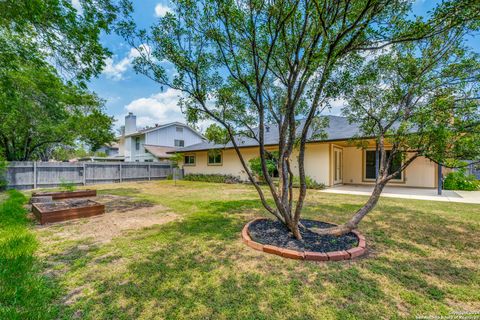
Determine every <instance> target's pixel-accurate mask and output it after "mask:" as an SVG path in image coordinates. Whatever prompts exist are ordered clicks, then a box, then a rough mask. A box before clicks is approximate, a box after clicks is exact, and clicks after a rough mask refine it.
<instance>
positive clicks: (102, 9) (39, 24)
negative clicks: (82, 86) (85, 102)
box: [0, 0, 130, 80]
mask: <svg viewBox="0 0 480 320" xmlns="http://www.w3.org/2000/svg"><path fill="white" fill-rule="evenodd" d="M78 4H79V6H78V7H74V6H73V5H72V1H70V0H3V1H0V38H1V39H3V40H5V39H7V38H10V39H15V42H16V44H15V49H16V54H17V55H23V56H25V57H28V56H29V55H30V51H31V50H32V49H33V50H36V51H41V52H42V53H43V54H44V55H45V56H47V57H48V60H49V62H51V63H52V64H53V65H54V66H55V67H56V69H57V71H59V73H60V74H61V75H62V76H64V77H67V78H70V79H75V80H88V79H89V78H91V77H92V76H95V75H98V74H99V73H100V72H101V71H102V68H103V66H104V65H105V58H106V57H107V56H109V55H110V52H109V51H108V50H107V49H106V48H105V47H104V46H103V45H102V44H101V42H100V35H101V33H102V32H107V33H108V32H110V27H111V25H112V24H113V23H114V21H115V19H116V18H117V17H118V16H119V14H121V13H127V12H128V11H129V10H130V4H129V3H128V2H127V1H123V0H118V1H117V0H80V1H78ZM10 49H11V47H10V46H7V47H5V43H2V46H1V47H0V52H7V51H8V50H10ZM7 61H8V60H7ZM4 62H5V61H4Z"/></svg>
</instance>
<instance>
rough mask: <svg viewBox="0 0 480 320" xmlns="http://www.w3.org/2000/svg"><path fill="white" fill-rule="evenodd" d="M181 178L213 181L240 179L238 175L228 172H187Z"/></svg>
mask: <svg viewBox="0 0 480 320" xmlns="http://www.w3.org/2000/svg"><path fill="white" fill-rule="evenodd" d="M183 180H187V181H202V182H215V183H240V182H241V180H240V179H239V178H238V177H235V176H232V175H230V174H203V173H189V174H186V175H185V177H183Z"/></svg>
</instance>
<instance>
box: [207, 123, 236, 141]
mask: <svg viewBox="0 0 480 320" xmlns="http://www.w3.org/2000/svg"><path fill="white" fill-rule="evenodd" d="M204 136H205V138H207V140H208V141H210V142H213V143H216V144H224V145H225V144H227V143H228V141H230V138H229V137H228V132H227V130H226V129H224V128H222V127H220V126H219V125H218V124H216V123H212V124H211V125H210V126H208V128H207V130H205V134H204Z"/></svg>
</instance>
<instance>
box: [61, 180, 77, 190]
mask: <svg viewBox="0 0 480 320" xmlns="http://www.w3.org/2000/svg"><path fill="white" fill-rule="evenodd" d="M60 189H61V190H62V191H70V192H72V191H75V189H77V187H76V186H75V183H73V182H70V181H67V180H64V179H60Z"/></svg>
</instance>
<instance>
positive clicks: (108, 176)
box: [6, 161, 181, 189]
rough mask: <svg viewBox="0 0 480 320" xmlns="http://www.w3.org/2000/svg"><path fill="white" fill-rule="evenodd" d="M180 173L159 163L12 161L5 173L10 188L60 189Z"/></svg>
mask: <svg viewBox="0 0 480 320" xmlns="http://www.w3.org/2000/svg"><path fill="white" fill-rule="evenodd" d="M173 173H175V176H176V178H181V170H178V169H176V170H175V169H173V168H172V167H171V165H170V164H169V163H156V162H148V163H146V162H142V163H138V162H75V163H70V162H34V161H18V162H9V163H8V168H7V172H6V180H7V188H10V189H36V188H50V187H57V186H60V185H61V184H62V183H72V184H75V185H89V184H98V183H117V182H124V181H125V182H126V181H147V180H159V179H166V178H167V177H168V176H169V175H173Z"/></svg>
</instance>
